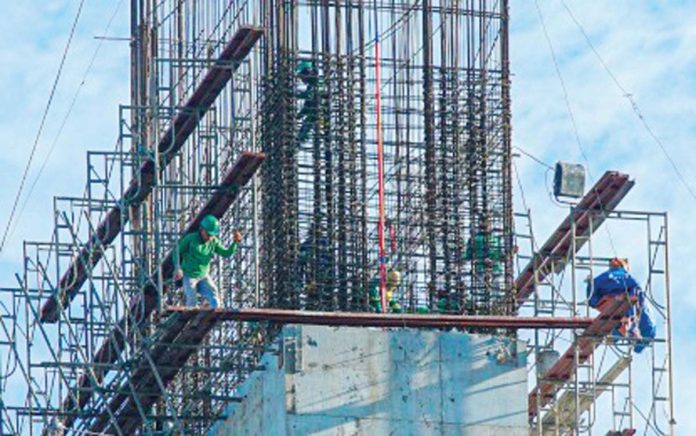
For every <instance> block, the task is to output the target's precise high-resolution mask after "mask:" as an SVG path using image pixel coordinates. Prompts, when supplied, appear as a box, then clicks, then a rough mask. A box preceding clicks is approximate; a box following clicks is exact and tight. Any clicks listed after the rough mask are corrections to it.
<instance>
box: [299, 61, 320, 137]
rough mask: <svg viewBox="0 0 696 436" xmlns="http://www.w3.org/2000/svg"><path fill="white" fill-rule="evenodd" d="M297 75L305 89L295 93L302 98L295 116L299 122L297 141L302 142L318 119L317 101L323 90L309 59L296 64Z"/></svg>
mask: <svg viewBox="0 0 696 436" xmlns="http://www.w3.org/2000/svg"><path fill="white" fill-rule="evenodd" d="M297 75H298V77H299V78H300V80H301V81H302V83H303V84H304V85H305V90H304V91H301V92H299V93H297V98H299V99H302V100H304V104H303V105H302V109H301V110H300V113H299V114H298V116H297V121H298V122H299V123H301V125H300V131H299V133H298V134H297V142H298V143H299V144H303V143H304V142H306V141H307V139H309V134H310V133H311V132H312V130H313V129H314V128H315V126H316V124H317V120H318V119H319V113H318V111H319V102H320V99H321V95H322V93H323V90H324V86H323V83H322V81H321V80H320V79H319V74H318V72H317V69H316V68H315V67H314V65H313V64H312V62H310V61H302V62H300V64H299V65H298V66H297Z"/></svg>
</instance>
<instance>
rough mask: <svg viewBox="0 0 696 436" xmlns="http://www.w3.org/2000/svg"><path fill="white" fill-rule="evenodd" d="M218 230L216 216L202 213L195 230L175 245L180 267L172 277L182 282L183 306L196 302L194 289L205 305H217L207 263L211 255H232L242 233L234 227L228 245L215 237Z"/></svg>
mask: <svg viewBox="0 0 696 436" xmlns="http://www.w3.org/2000/svg"><path fill="white" fill-rule="evenodd" d="M219 233H220V223H219V221H218V219H217V218H215V217H214V216H213V215H206V216H205V217H203V219H202V220H201V224H200V228H199V229H198V231H197V232H194V233H189V234H188V235H186V236H184V237H183V238H181V240H180V241H179V243H178V244H177V250H176V254H177V257H178V265H180V269H179V270H178V271H177V274H176V279H177V280H178V279H182V281H183V286H184V298H185V305H186V306H195V305H196V300H197V295H196V292H198V293H199V294H201V295H202V296H203V297H204V298H205V299H206V303H207V305H209V306H210V307H212V308H216V307H218V297H217V288H216V287H215V285H214V284H213V281H212V280H211V279H210V276H209V275H208V273H209V271H210V262H211V260H212V259H213V256H214V255H215V254H218V255H220V256H222V257H225V258H227V257H230V256H232V255H233V254H234V253H235V252H236V251H237V246H238V245H239V243H240V242H241V241H242V234H241V233H239V232H238V231H236V230H235V231H234V232H233V233H232V240H233V242H232V245H230V246H229V247H225V246H223V245H222V243H221V242H220V240H219V239H218V237H217V236H218V235H219Z"/></svg>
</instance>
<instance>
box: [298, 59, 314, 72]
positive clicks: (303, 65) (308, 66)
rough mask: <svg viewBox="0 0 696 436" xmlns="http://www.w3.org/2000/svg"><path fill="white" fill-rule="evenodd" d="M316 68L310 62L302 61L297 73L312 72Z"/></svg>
mask: <svg viewBox="0 0 696 436" xmlns="http://www.w3.org/2000/svg"><path fill="white" fill-rule="evenodd" d="M313 67H314V66H313V65H312V63H311V62H310V61H302V62H300V63H299V64H297V72H298V73H301V72H303V71H304V70H311V69H312V68H313Z"/></svg>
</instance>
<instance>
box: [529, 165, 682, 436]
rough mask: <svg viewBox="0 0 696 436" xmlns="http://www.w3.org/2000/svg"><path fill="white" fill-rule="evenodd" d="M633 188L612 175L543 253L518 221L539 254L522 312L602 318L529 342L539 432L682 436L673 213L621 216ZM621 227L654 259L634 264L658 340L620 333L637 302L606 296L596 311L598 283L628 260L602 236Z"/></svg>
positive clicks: (533, 336) (532, 404)
mask: <svg viewBox="0 0 696 436" xmlns="http://www.w3.org/2000/svg"><path fill="white" fill-rule="evenodd" d="M633 184H634V182H633V181H631V180H630V179H629V178H628V176H627V175H625V174H620V173H615V172H607V173H606V174H605V175H604V176H603V177H602V178H601V179H600V180H599V181H598V182H597V183H596V184H595V186H594V187H593V188H592V189H590V191H589V192H588V193H587V194H586V195H585V197H584V198H582V199H581V200H580V201H579V202H578V203H577V204H574V205H572V206H571V207H570V213H569V214H568V217H567V218H566V219H565V220H564V221H563V222H562V223H561V225H560V226H559V227H558V228H557V229H556V230H555V231H554V232H553V233H552V234H551V235H550V237H549V238H548V239H547V240H546V242H545V243H544V244H543V245H541V246H540V247H538V246H537V245H536V243H535V238H534V233H533V232H532V231H531V228H532V226H531V216H530V214H529V212H527V213H522V214H517V219H518V222H517V229H518V235H517V240H518V243H519V244H520V247H524V246H528V247H529V250H528V251H527V253H529V254H520V255H519V256H518V258H519V260H523V261H525V262H526V266H524V267H521V268H520V274H519V276H518V278H517V280H516V289H517V305H518V307H520V312H519V313H520V314H523V315H529V316H534V317H547V316H548V317H551V318H555V317H567V316H570V317H573V316H579V315H585V316H594V317H595V318H594V321H593V322H592V323H591V324H590V325H589V326H588V327H586V328H585V329H575V330H566V331H562V332H556V331H552V330H546V331H545V330H543V329H538V330H535V331H534V332H532V333H530V334H528V335H526V336H527V338H528V339H529V341H530V347H529V360H528V366H529V371H530V380H532V386H534V387H533V389H532V391H531V392H530V393H529V411H528V413H529V419H530V425H531V429H532V433H533V434H539V435H556V434H592V432H593V431H597V429H601V430H603V431H607V430H610V431H611V432H615V433H611V434H621V435H631V434H658V435H673V434H674V425H675V423H676V422H675V419H674V406H673V399H672V391H673V381H672V349H671V331H670V325H671V321H670V317H671V316H670V290H669V246H668V223H667V214H666V213H654V212H643V211H621V210H617V205H618V204H619V203H620V201H621V200H622V199H623V198H624V196H625V195H626V194H627V193H628V191H629V190H630V189H631V188H632V187H633ZM612 221H615V222H619V223H620V226H619V228H621V229H622V231H627V232H630V234H631V235H633V237H632V241H633V243H632V246H631V247H629V248H628V250H629V251H630V253H631V254H633V255H636V256H638V254H639V253H642V254H643V256H644V257H643V258H635V257H634V258H632V259H631V261H632V264H634V265H637V266H638V267H637V268H636V270H638V271H644V272H645V273H646V276H647V277H645V278H644V280H645V282H641V283H645V285H644V286H643V289H644V292H645V295H646V306H648V309H650V313H651V314H654V315H651V316H653V317H654V318H655V319H654V322H655V324H656V327H657V329H656V331H657V334H656V336H655V337H654V338H652V339H642V340H641V339H638V338H629V337H624V336H623V335H619V334H618V333H616V331H617V329H618V327H619V326H620V324H621V322H622V319H624V318H625V317H626V316H627V315H626V313H627V310H628V308H629V306H630V305H631V304H633V302H632V301H629V298H628V296H627V295H618V296H617V297H611V298H610V297H606V298H605V299H604V300H603V301H602V302H601V303H600V304H599V306H598V307H597V309H596V311H595V310H594V309H591V308H590V306H589V305H588V299H589V295H588V293H587V288H588V287H589V286H590V283H591V280H592V278H593V277H595V276H597V275H599V274H600V273H601V272H603V271H604V270H606V269H608V267H609V262H610V259H611V258H613V257H616V256H617V255H619V253H616V250H617V248H616V247H614V245H613V240H612V235H611V233H610V231H609V230H608V229H604V230H606V233H605V232H602V234H601V235H596V233H597V232H598V229H599V228H600V227H601V226H602V225H603V224H604V225H605V226H606V224H605V222H612ZM525 229H526V230H527V231H525ZM641 233H643V234H644V235H645V237H644V239H643V241H644V242H643V243H642V244H641V242H640V241H641V238H640V237H639V235H640V234H641ZM605 235H606V236H605ZM607 239H608V240H609V244H607V243H606V240H607ZM601 241H604V242H605V243H603V244H602V243H601ZM607 250H608V251H609V254H608V255H602V254H600V253H602V251H605V252H606V251H607ZM645 255H647V256H645ZM520 266H521V265H520ZM568 275H569V276H570V278H568ZM590 289H591V288H590ZM641 341H643V343H646V342H647V343H648V344H649V345H648V347H647V348H645V349H644V350H643V351H642V352H641V351H640V349H639V348H636V346H637V344H639V343H641ZM634 349H636V350H639V351H634ZM639 353H640V354H639ZM603 394H605V395H603Z"/></svg>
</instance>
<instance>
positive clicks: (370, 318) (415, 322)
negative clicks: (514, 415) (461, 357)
mask: <svg viewBox="0 0 696 436" xmlns="http://www.w3.org/2000/svg"><path fill="white" fill-rule="evenodd" d="M166 312H167V313H169V314H186V313H190V314H193V313H210V314H212V316H213V318H214V319H218V320H220V321H268V322H275V323H280V324H309V325H326V326H356V327H414V328H451V327H460V328H468V327H475V328H501V329H550V328H556V329H563V328H585V327H588V326H590V324H591V323H592V321H593V320H594V319H593V318H584V317H574V318H549V317H522V316H472V315H439V314H432V315H421V314H393V313H392V314H378V313H364V312H314V311H305V310H283V309H241V310H231V309H203V308H195V307H180V306H175V307H170V308H168V309H167V311H166Z"/></svg>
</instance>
